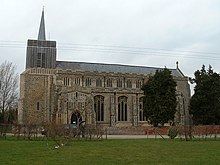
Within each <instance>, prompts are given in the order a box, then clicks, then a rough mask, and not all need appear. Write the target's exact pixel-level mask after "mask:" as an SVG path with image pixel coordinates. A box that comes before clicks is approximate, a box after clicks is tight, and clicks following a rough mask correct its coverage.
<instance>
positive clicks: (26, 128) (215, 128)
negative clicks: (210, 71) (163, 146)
mask: <svg viewBox="0 0 220 165" xmlns="http://www.w3.org/2000/svg"><path fill="white" fill-rule="evenodd" d="M171 129H172V130H174V132H172V133H174V134H176V136H175V137H178V138H184V139H192V138H199V139H201V138H203V139H206V138H219V137H220V125H200V126H190V125H189V126H181V125H179V126H171V127H169V126H164V127H132V128H111V127H110V128H102V127H100V126H98V125H83V126H82V127H72V126H70V125H56V124H48V125H36V124H0V136H1V137H4V138H6V135H7V134H10V135H12V136H15V137H17V138H20V137H22V138H24V139H38V138H39V137H47V136H54V137H55V136H65V137H67V138H70V137H77V138H80V137H83V138H86V139H94V138H96V139H102V138H103V137H105V138H107V134H109V135H110V134H111V135H114V134H115V135H126V134H127V135H144V134H145V135H155V137H156V136H157V135H159V136H161V137H162V138H163V135H168V134H169V133H170V130H171ZM103 135H105V136H103ZM147 137H148V136H147ZM151 137H152V136H151Z"/></svg>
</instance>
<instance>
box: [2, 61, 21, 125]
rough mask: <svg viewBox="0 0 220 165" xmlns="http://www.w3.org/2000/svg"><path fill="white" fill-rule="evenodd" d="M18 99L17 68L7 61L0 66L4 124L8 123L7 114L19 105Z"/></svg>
mask: <svg viewBox="0 0 220 165" xmlns="http://www.w3.org/2000/svg"><path fill="white" fill-rule="evenodd" d="M17 98H18V74H17V73H16V66H15V65H14V64H13V63H11V62H7V61H5V62H3V63H2V64H1V65H0V113H1V115H2V121H3V122H4V123H5V122H7V119H6V115H5V114H6V113H5V112H7V111H9V110H10V109H13V107H14V106H15V105H17Z"/></svg>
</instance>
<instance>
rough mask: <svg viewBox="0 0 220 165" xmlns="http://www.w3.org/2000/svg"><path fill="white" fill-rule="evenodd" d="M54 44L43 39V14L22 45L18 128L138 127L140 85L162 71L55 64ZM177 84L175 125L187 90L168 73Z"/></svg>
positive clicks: (177, 73)
mask: <svg viewBox="0 0 220 165" xmlns="http://www.w3.org/2000/svg"><path fill="white" fill-rule="evenodd" d="M56 53H57V48H56V41H50V40H46V35H45V23H44V11H43V12H42V17H41V22H40V28H39V34H38V39H37V40H32V39H29V40H28V41H27V52H26V69H25V71H24V72H23V73H22V74H21V75H20V98H19V110H18V121H19V123H21V124H22V123H23V124H25V123H35V124H46V123H50V122H56V123H57V124H78V123H79V122H80V121H85V122H86V123H87V124H96V125H101V126H104V127H127V128H129V127H141V126H148V125H149V123H148V121H147V119H146V117H145V116H144V114H143V96H144V95H143V91H142V90H141V89H140V88H141V86H142V85H143V84H144V83H145V82H147V80H148V78H149V76H150V75H153V74H154V73H155V71H156V70H159V69H161V68H154V67H144V66H130V65H116V64H103V63H86V62H72V61H57V60H56ZM170 71H171V72H172V75H173V76H174V79H175V81H176V82H177V100H178V106H177V113H176V117H175V122H178V123H181V124H184V123H186V122H187V119H188V115H189V114H188V104H189V99H190V88H189V84H188V78H187V77H186V76H184V74H183V73H182V72H181V70H180V69H179V68H178V63H177V66H176V68H175V69H170Z"/></svg>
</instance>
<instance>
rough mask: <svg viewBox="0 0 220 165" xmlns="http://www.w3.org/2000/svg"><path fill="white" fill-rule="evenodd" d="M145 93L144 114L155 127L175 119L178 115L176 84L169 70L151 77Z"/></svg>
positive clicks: (143, 88)
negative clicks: (176, 114)
mask: <svg viewBox="0 0 220 165" xmlns="http://www.w3.org/2000/svg"><path fill="white" fill-rule="evenodd" d="M142 90H143V91H144V95H145V96H144V112H145V115H146V117H147V118H148V120H149V121H150V123H151V124H153V125H154V126H158V124H161V125H164V123H167V122H168V121H170V120H173V119H174V115H175V113H176V105H177V101H176V82H175V81H174V79H173V76H172V75H171V71H170V70H168V69H166V68H165V69H163V70H159V71H158V70H157V71H156V73H155V75H154V76H150V78H149V80H148V81H147V83H146V84H144V85H143V87H142Z"/></svg>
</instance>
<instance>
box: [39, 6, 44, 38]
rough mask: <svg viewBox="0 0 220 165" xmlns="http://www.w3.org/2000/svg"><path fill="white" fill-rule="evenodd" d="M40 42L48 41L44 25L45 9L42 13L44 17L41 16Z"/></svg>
mask: <svg viewBox="0 0 220 165" xmlns="http://www.w3.org/2000/svg"><path fill="white" fill-rule="evenodd" d="M38 40H46V35H45V24H44V8H43V11H42V16H41V21H40V28H39V33H38Z"/></svg>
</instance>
